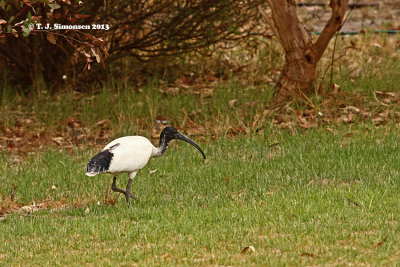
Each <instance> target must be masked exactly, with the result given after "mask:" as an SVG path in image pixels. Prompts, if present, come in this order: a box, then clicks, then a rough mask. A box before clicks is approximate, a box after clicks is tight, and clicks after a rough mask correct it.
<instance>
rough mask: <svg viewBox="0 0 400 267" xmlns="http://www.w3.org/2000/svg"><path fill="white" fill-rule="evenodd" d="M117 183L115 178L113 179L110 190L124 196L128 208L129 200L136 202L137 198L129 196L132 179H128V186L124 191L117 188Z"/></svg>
mask: <svg viewBox="0 0 400 267" xmlns="http://www.w3.org/2000/svg"><path fill="white" fill-rule="evenodd" d="M116 181H117V177H114V179H113V182H112V185H111V190H112V191H114V192H119V193H122V194H124V195H125V198H126V201H127V202H128V205H129V206H130V205H131V203H130V198H133V199H134V200H137V198H136V197H135V196H134V195H132V194H131V183H132V179H129V181H128V185H127V186H126V191H125V190H122V189H121V188H118V187H117V185H116V183H115V182H116Z"/></svg>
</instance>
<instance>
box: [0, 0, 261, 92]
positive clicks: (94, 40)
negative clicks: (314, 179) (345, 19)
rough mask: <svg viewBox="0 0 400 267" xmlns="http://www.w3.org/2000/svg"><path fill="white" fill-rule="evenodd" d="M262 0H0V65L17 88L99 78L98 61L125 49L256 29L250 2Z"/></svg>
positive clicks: (164, 50)
mask: <svg viewBox="0 0 400 267" xmlns="http://www.w3.org/2000/svg"><path fill="white" fill-rule="evenodd" d="M263 2H264V1H261V0H244V1H236V0H222V1H212V0H201V1H196V0H188V1H175V0H154V1H148V0H140V1H122V0H117V1H103V0H93V1H83V2H82V1H73V0H71V1H68V0H64V1H54V0H53V1H50V0H47V1H46V0H41V1H33V0H30V1H28V0H24V1H18V0H15V1H7V3H5V2H4V1H3V0H2V1H0V18H2V20H0V26H1V29H0V55H1V56H2V57H1V59H0V61H1V63H2V67H1V68H3V71H6V72H7V73H8V75H9V76H10V77H11V80H12V81H13V82H14V83H15V84H19V85H22V86H21V89H23V88H30V87H31V85H34V87H38V88H40V87H41V86H43V85H45V86H49V87H50V88H52V89H58V88H59V87H60V85H63V80H62V77H63V75H67V76H68V77H71V78H72V81H73V84H76V83H79V82H82V81H86V82H90V81H91V79H93V78H96V79H99V73H101V71H99V70H101V69H102V68H101V65H103V67H104V61H105V63H106V64H105V65H107V64H109V63H112V62H113V61H115V60H118V59H120V58H121V57H125V56H127V55H130V56H133V57H135V58H136V59H138V60H139V61H149V60H151V59H152V58H153V57H157V56H166V55H176V54H182V53H184V52H187V51H196V50H198V49H204V48H207V47H209V46H210V45H212V44H215V43H218V42H223V41H233V40H238V39H243V38H247V37H249V36H252V35H258V34H261V32H260V31H261V30H259V27H258V20H259V15H258V11H257V6H259V5H262V4H263ZM37 23H40V25H41V26H42V27H44V26H46V25H47V23H49V25H50V26H53V25H54V24H55V23H59V24H61V25H97V28H99V29H90V30H83V29H80V30H77V29H73V30H65V29H64V30H54V29H48V30H43V29H41V30H40V29H39V27H35V28H33V29H29V25H30V24H34V25H36V24H37ZM91 27H92V26H91ZM107 28H109V29H108V30H106V29H107ZM107 51H108V52H107ZM108 54H109V57H107V55H108ZM96 61H97V62H100V63H102V64H100V65H99V66H100V67H96V70H97V71H91V75H89V76H90V79H89V78H88V77H89V76H88V75H87V70H88V69H91V68H93V64H92V62H96ZM84 70H86V73H84V74H82V72H83V71H84Z"/></svg>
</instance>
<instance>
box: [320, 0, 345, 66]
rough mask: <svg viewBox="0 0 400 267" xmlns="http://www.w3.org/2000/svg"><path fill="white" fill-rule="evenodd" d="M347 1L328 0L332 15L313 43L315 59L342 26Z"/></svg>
mask: <svg viewBox="0 0 400 267" xmlns="http://www.w3.org/2000/svg"><path fill="white" fill-rule="evenodd" d="M348 2H349V1H348V0H330V4H329V6H330V7H331V9H332V16H331V18H330V19H329V21H328V22H327V23H326V25H325V27H324V29H323V30H322V33H321V35H320V36H319V38H318V40H317V41H316V42H315V44H314V45H313V50H314V51H315V54H316V59H317V61H318V60H319V59H320V58H321V57H322V55H323V53H324V51H325V49H326V47H327V46H328V44H329V41H330V40H331V39H332V37H333V35H335V33H336V32H337V31H338V30H339V29H340V28H341V27H342V23H343V18H344V15H345V13H346V9H347V5H348Z"/></svg>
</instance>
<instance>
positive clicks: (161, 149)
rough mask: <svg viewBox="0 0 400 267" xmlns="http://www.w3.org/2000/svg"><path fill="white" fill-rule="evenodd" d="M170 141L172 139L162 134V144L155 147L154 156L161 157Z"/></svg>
mask: <svg viewBox="0 0 400 267" xmlns="http://www.w3.org/2000/svg"><path fill="white" fill-rule="evenodd" d="M169 141H171V140H170V139H169V138H167V137H166V136H165V135H161V136H160V144H159V145H158V147H155V148H154V149H153V153H152V156H153V157H159V156H161V155H162V154H164V152H165V150H166V149H167V147H168V144H169Z"/></svg>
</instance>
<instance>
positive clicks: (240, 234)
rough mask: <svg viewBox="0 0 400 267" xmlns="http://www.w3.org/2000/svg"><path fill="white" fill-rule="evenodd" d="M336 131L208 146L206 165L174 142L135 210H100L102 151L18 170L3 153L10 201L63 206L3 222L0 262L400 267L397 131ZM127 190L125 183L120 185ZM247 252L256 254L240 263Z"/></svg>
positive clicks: (146, 179)
mask: <svg viewBox="0 0 400 267" xmlns="http://www.w3.org/2000/svg"><path fill="white" fill-rule="evenodd" d="M337 130H338V131H337V132H336V133H332V132H329V131H327V130H324V129H319V130H315V131H308V132H306V133H304V134H301V133H295V134H294V135H289V134H286V133H285V132H279V131H277V130H270V129H267V128H266V129H265V130H264V132H263V133H262V134H260V135H257V136H253V137H252V138H248V137H244V136H238V137H236V138H230V139H220V140H218V141H209V142H207V143H206V142H203V143H201V144H200V146H201V147H202V148H203V150H204V151H205V153H206V155H207V156H208V158H207V160H206V161H205V162H204V161H203V160H202V158H201V155H200V154H199V153H198V152H197V151H196V150H195V149H194V148H192V147H190V146H189V145H187V144H184V143H178V142H175V144H174V145H172V146H171V147H170V148H169V150H168V151H167V152H166V154H165V155H164V156H163V157H161V158H157V159H152V160H151V161H150V162H149V164H148V165H147V166H146V167H145V168H144V169H143V170H141V171H140V172H139V173H138V175H137V176H136V178H135V180H134V183H133V191H134V194H135V195H136V196H137V197H138V198H139V199H140V201H139V202H135V203H134V205H133V207H132V208H131V209H128V208H127V205H126V203H125V200H124V198H123V197H122V196H120V197H119V198H118V201H117V203H116V205H115V206H111V205H107V204H106V203H105V202H104V197H105V194H106V190H107V189H108V188H109V187H110V185H111V180H112V177H111V176H110V175H103V176H96V177H92V178H89V177H85V176H84V166H85V163H86V162H87V161H88V159H89V158H90V155H93V153H94V152H95V151H75V152H74V153H71V154H67V153H62V152H58V151H54V150H49V151H45V152H43V153H39V154H36V155H31V156H29V157H28V158H27V159H26V160H24V161H23V162H22V163H19V164H18V165H16V164H15V163H14V164H13V163H12V162H11V159H10V155H7V154H3V155H2V157H1V160H0V162H1V164H0V166H1V167H0V168H1V171H0V182H1V184H2V187H0V194H1V195H2V196H3V197H4V196H7V195H8V194H9V193H10V191H11V190H12V185H13V184H15V185H17V186H18V187H17V189H16V192H15V197H16V201H17V202H19V203H21V204H24V205H25V204H30V203H32V201H35V202H36V203H40V202H41V201H44V200H48V201H50V202H54V203H56V202H57V201H59V202H60V201H62V202H63V203H65V206H66V207H64V208H62V209H47V210H40V211H37V212H34V213H31V214H28V215H26V214H24V213H13V214H11V215H8V216H6V217H5V219H4V220H2V221H0V263H1V264H3V265H54V264H59V265H81V264H89V265H115V264H118V265H132V264H133V265H140V266H143V265H169V264H176V265H210V264H211V265H214V264H217V265H235V266H238V265H241V266H243V265H244V264H246V265H248V264H253V265H266V264H267V265H325V264H330V265H348V264H351V263H352V264H355V265H360V264H368V265H381V266H383V265H390V264H396V263H397V262H398V261H399V257H400V255H399V252H398V251H399V249H400V232H399V224H398V222H399V219H400V218H399V216H400V204H399V198H400V191H399V185H400V175H399V171H400V157H399V141H398V140H400V139H399V138H400V136H399V133H398V129H397V128H396V127H389V126H387V127H384V128H375V127H373V126H369V125H364V126H358V127H354V129H351V128H338V129H337ZM349 133H351V136H350V137H349ZM272 144H276V145H274V146H271V147H269V146H270V145H272ZM155 169H157V171H156V172H155V173H151V174H150V170H155ZM126 182H127V177H126V176H120V178H119V180H118V183H119V185H121V186H124V185H125V183H126ZM53 185H54V186H55V187H56V188H55V189H52V186H53ZM113 196H115V194H114V193H112V196H111V197H113ZM98 202H99V203H100V205H98V204H97V203H98ZM78 203H82V204H81V205H78ZM354 203H356V204H354ZM87 208H89V209H87ZM380 242H381V243H380ZM246 246H254V248H255V252H248V253H241V250H242V249H243V248H244V247H246Z"/></svg>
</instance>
